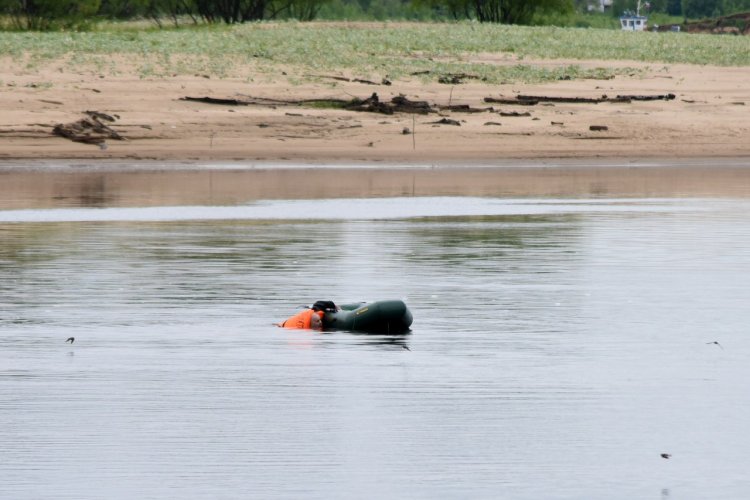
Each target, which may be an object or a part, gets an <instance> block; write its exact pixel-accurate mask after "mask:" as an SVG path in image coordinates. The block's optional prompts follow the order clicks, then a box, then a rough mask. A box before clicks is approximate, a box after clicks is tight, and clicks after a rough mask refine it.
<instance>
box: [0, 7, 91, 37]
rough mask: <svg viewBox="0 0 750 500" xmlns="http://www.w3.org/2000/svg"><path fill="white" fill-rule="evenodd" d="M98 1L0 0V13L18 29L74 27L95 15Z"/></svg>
mask: <svg viewBox="0 0 750 500" xmlns="http://www.w3.org/2000/svg"><path fill="white" fill-rule="evenodd" d="M99 7H100V0H0V13H5V14H7V15H9V16H10V17H11V19H13V22H14V24H16V26H17V27H18V28H20V29H29V30H46V29H50V28H52V27H54V26H55V24H56V23H61V24H63V25H75V24H76V23H79V22H81V21H82V20H83V19H85V18H86V17H89V16H93V15H94V14H96V13H97V11H98V10H99Z"/></svg>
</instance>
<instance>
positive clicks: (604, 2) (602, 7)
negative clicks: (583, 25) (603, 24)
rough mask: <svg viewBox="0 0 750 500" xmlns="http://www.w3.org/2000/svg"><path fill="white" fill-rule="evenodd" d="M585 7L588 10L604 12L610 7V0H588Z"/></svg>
mask: <svg viewBox="0 0 750 500" xmlns="http://www.w3.org/2000/svg"><path fill="white" fill-rule="evenodd" d="M587 7H588V11H589V12H593V11H595V10H598V11H599V12H604V11H606V10H607V9H611V8H612V0H597V1H596V2H589V4H588V5H587Z"/></svg>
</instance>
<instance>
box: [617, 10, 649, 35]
mask: <svg viewBox="0 0 750 500" xmlns="http://www.w3.org/2000/svg"><path fill="white" fill-rule="evenodd" d="M646 21H648V18H647V17H646V16H639V15H637V14H633V13H627V12H626V13H625V14H623V15H621V16H620V28H621V29H622V30H623V31H644V30H645V29H646Z"/></svg>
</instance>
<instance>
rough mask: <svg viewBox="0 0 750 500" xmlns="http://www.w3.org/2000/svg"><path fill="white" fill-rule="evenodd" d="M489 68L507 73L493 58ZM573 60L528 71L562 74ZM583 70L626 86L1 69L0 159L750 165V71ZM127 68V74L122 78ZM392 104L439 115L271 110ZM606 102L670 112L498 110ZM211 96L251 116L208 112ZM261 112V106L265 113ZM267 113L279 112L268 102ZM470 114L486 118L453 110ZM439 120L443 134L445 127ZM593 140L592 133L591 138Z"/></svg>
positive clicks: (1, 63)
mask: <svg viewBox="0 0 750 500" xmlns="http://www.w3.org/2000/svg"><path fill="white" fill-rule="evenodd" d="M472 57H474V58H475V59H477V60H478V61H479V60H481V62H482V63H485V64H511V63H512V61H509V60H508V59H507V57H502V58H501V57H500V56H499V55H496V54H485V55H474V56H472ZM566 63H570V61H531V60H524V64H533V65H540V66H545V65H547V66H556V65H562V64H566ZM575 64H579V65H581V66H582V67H601V66H606V67H612V66H621V67H628V68H634V69H635V70H636V71H633V73H632V74H630V75H628V74H625V75H622V76H621V75H618V76H616V77H615V78H614V79H611V80H566V81H557V82H554V83H548V84H543V85H523V84H504V85H487V84H483V83H481V82H476V81H473V80H467V81H465V82H464V83H461V84H456V85H446V84H440V83H437V82H435V83H428V84H425V83H424V82H422V81H420V80H419V79H418V78H417V77H413V78H404V79H400V80H395V81H393V82H392V84H391V85H369V84H364V83H357V82H343V81H336V82H335V84H332V83H331V82H330V81H329V80H325V79H320V80H317V81H312V82H307V83H306V82H304V81H303V82H301V83H300V81H299V80H296V79H295V78H296V76H295V75H289V74H284V73H285V72H283V71H281V72H279V74H278V75H277V76H274V75H270V77H269V75H266V78H264V79H263V81H260V82H258V83H248V82H247V81H245V80H243V79H241V78H224V79H219V78H216V77H210V78H209V77H206V76H207V75H204V76H201V75H196V76H189V77H186V76H174V77H163V78H146V79H144V78H139V77H138V76H137V75H136V74H128V73H127V71H125V72H121V73H120V74H117V75H109V74H98V73H97V72H96V71H92V69H91V68H87V69H81V70H79V71H77V70H75V68H71V67H64V66H59V65H53V64H51V65H47V66H44V67H41V66H40V67H36V68H35V69H33V70H29V69H28V68H26V67H24V66H23V64H21V63H20V62H18V61H13V60H11V59H9V58H4V59H2V60H0V68H2V69H0V82H1V83H0V109H2V110H3V112H2V113H0V160H6V161H13V160H44V159H59V160H70V159H87V160H100V159H107V160H126V161H133V160H152V161H183V162H221V161H227V162H268V161H281V162H285V161H291V162H304V163H336V162H344V163H363V162H364V163H369V162H387V163H428V164H432V163H454V164H455V163H469V164H470V163H477V162H478V163H494V162H501V161H508V160H515V159H534V160H538V159H551V158H569V159H595V158H615V159H623V160H628V159H633V158H639V159H649V158H667V159H673V158H693V157H711V158H726V157H731V158H737V157H747V156H750V112H749V111H750V86H749V85H748V84H747V82H748V78H749V77H750V70H748V68H744V67H711V66H695V65H661V64H645V63H637V62H630V61H618V62H612V61H575ZM125 67H126V66H125ZM373 93H377V94H378V97H379V99H380V101H383V102H388V101H390V100H391V99H392V98H393V97H394V96H399V95H402V96H405V97H406V98H408V99H410V100H423V101H427V102H428V103H429V104H430V105H433V106H440V107H442V109H441V110H440V111H439V112H438V113H430V114H425V115H421V114H417V115H415V114H409V113H395V114H392V115H383V114H379V113H370V112H355V111H348V110H341V109H318V108H311V107H307V106H304V105H283V104H282V103H278V102H276V101H279V100H287V101H290V100H305V99H327V98H332V99H351V98H354V97H356V98H361V99H365V98H367V97H369V96H371V95H372V94H373ZM519 94H525V95H535V96H549V97H579V98H600V97H601V96H603V95H606V96H608V97H614V96H617V95H642V96H653V95H666V94H674V96H675V98H674V99H672V100H653V101H636V100H633V101H629V102H599V103H590V102H589V103H586V102H583V103H576V102H572V103H571V102H539V103H538V104H537V105H535V106H520V105H513V104H502V103H501V104H497V103H488V102H485V101H486V98H488V97H490V98H495V99H498V98H500V99H515V98H516V96H517V95H519ZM184 97H212V98H218V99H234V100H237V101H240V102H249V101H252V102H256V103H257V102H258V100H259V99H262V100H263V101H261V103H260V104H253V105H239V104H238V105H225V104H207V103H202V102H191V101H186V100H182V98H184ZM265 100H269V101H265ZM271 100H273V101H271ZM449 105H450V106H457V105H468V106H470V107H471V108H475V109H481V110H483V111H481V112H471V113H469V112H462V111H459V110H455V109H453V110H448V109H446V108H445V107H446V106H449ZM85 111H96V112H99V113H104V114H106V115H109V116H111V117H113V118H114V119H115V121H114V122H105V123H106V124H107V125H108V126H109V127H110V128H111V129H112V130H114V131H116V133H117V134H119V135H120V136H121V137H122V138H123V140H112V139H107V140H106V141H105V144H103V145H101V146H99V145H97V144H84V143H78V142H73V141H71V140H69V139H66V138H64V137H59V136H56V135H54V134H53V128H54V127H55V126H56V125H58V124H70V123H74V122H76V121H77V120H80V119H82V118H84V117H85V116H86V115H84V114H83V113H84V112H85ZM441 120H442V121H443V122H444V123H440V122H441ZM592 126H594V128H599V130H592V129H591V128H592Z"/></svg>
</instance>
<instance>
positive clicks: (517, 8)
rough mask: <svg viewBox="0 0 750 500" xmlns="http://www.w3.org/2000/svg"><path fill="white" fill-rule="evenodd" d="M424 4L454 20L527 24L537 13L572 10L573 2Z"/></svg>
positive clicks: (433, 0)
mask: <svg viewBox="0 0 750 500" xmlns="http://www.w3.org/2000/svg"><path fill="white" fill-rule="evenodd" d="M415 1H416V2H420V1H421V0H415ZM426 3H428V4H429V5H431V6H433V7H443V8H447V9H448V11H449V12H450V13H451V15H453V16H454V17H456V18H459V17H469V18H471V17H474V18H476V19H478V20H479V21H481V22H490V23H504V24H528V23H529V22H530V21H531V19H532V17H534V14H537V13H542V12H570V11H571V10H573V0H426Z"/></svg>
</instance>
